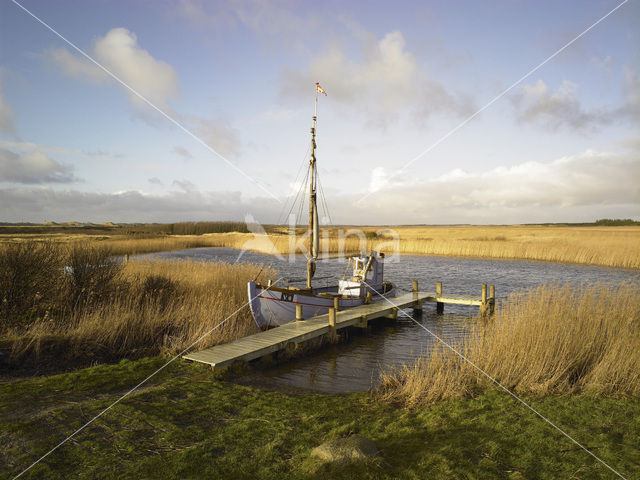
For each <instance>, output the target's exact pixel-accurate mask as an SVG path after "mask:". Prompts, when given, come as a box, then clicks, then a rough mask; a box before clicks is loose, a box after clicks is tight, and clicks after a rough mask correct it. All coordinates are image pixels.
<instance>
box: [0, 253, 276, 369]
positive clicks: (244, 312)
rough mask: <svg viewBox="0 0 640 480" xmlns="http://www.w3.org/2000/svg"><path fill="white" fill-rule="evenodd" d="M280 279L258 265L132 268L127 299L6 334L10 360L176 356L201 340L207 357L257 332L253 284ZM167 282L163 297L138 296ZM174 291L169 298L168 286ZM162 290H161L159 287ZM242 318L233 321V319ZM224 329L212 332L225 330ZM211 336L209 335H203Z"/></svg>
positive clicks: (139, 264) (127, 271) (137, 264)
mask: <svg viewBox="0 0 640 480" xmlns="http://www.w3.org/2000/svg"><path fill="white" fill-rule="evenodd" d="M274 274H275V272H273V271H269V270H268V269H263V268H262V267H261V266H260V265H251V264H235V265H231V264H228V263H217V262H212V263H201V262H191V261H178V262H165V261H157V260H156V261H131V262H129V263H127V264H126V265H125V267H124V271H123V275H122V276H123V277H124V278H123V280H124V281H126V283H128V284H129V285H130V287H129V289H128V290H127V294H122V295H116V296H115V297H114V298H113V300H111V301H110V302H108V303H105V304H100V305H96V306H93V307H92V308H86V309H81V310H79V311H78V312H75V313H73V312H69V313H68V315H69V317H68V318H66V319H64V321H56V322H54V321H48V320H47V319H46V318H43V319H41V320H40V321H36V322H34V323H33V324H32V326H31V327H30V328H29V329H28V330H26V331H25V330H13V331H9V332H6V334H5V335H4V337H5V340H6V341H8V342H9V343H10V344H11V351H10V353H9V359H10V360H11V361H12V362H19V361H20V359H24V358H27V357H37V356H39V355H40V354H41V353H44V352H43V348H46V345H51V344H56V345H65V349H68V351H65V352H64V354H63V356H64V357H65V358H66V359H67V360H73V359H74V358H87V355H89V357H91V355H95V356H98V357H99V356H100V354H102V356H105V357H118V356H122V355H130V354H136V355H152V354H158V353H168V354H175V353H178V352H180V351H182V350H183V349H185V348H186V347H188V346H189V345H191V344H192V343H193V342H195V341H196V340H198V339H201V340H200V341H199V342H198V343H197V345H196V346H194V348H196V349H201V348H205V347H208V346H211V345H214V344H217V343H223V342H228V341H231V340H233V339H236V338H240V337H243V336H246V335H249V334H251V333H255V332H257V331H258V329H257V327H256V324H255V322H254V321H253V319H252V317H251V314H250V311H249V308H248V307H247V306H244V307H243V305H245V304H246V302H247V282H248V281H250V280H254V279H256V278H257V279H259V280H262V281H266V279H267V278H272V279H273V278H274V276H273V275H274ZM154 277H155V278H158V277H161V278H163V279H168V282H167V281H166V280H165V282H164V284H165V291H164V292H163V291H161V288H160V289H156V290H153V291H152V292H151V295H148V297H144V296H140V295H139V294H135V292H137V291H139V290H140V286H141V285H144V284H145V281H146V280H147V279H149V278H154ZM167 283H168V284H170V285H171V289H169V290H168V291H167V289H166V284H167ZM161 285H162V283H161ZM238 309H240V311H239V312H238V313H237V314H235V315H233V313H234V312H235V311H236V310H238ZM227 317H230V318H229V319H228V320H227V321H226V322H225V323H224V324H223V325H221V326H220V327H218V328H216V329H215V330H214V331H212V332H211V333H207V332H209V331H210V330H211V329H213V328H214V327H215V326H216V325H218V324H219V323H220V322H222V321H223V320H225V319H226V318H227ZM205 334H206V335H205Z"/></svg>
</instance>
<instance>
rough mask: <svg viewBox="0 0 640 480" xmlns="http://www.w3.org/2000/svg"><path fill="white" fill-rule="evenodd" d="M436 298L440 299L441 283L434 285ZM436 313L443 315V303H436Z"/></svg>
mask: <svg viewBox="0 0 640 480" xmlns="http://www.w3.org/2000/svg"><path fill="white" fill-rule="evenodd" d="M436 297H438V298H440V297H442V282H438V283H436ZM436 313H437V314H438V315H442V314H443V313H444V303H442V302H436Z"/></svg>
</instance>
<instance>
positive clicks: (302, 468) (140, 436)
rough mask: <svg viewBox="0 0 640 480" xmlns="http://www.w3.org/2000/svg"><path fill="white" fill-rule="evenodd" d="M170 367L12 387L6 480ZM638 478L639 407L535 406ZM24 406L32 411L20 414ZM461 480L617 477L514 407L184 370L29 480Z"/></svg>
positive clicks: (152, 385)
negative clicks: (327, 391) (339, 448)
mask: <svg viewBox="0 0 640 480" xmlns="http://www.w3.org/2000/svg"><path fill="white" fill-rule="evenodd" d="M163 361H164V360H162V359H159V358H150V359H144V360H138V361H135V362H129V361H125V362H122V363H120V364H118V365H108V366H106V365H105V366H99V367H93V368H90V369H86V370H82V371H78V372H75V373H68V374H62V375H55V376H51V377H43V378H34V379H27V380H14V381H10V382H5V383H4V384H3V385H2V388H1V389H0V431H2V432H3V433H2V437H1V438H2V440H1V441H2V448H1V449H0V477H1V478H13V476H14V475H16V474H18V473H19V472H20V471H21V470H22V469H24V468H26V467H27V466H28V465H30V464H31V463H32V462H33V461H35V459H37V458H38V457H39V456H41V455H42V454H44V453H45V452H47V451H48V450H49V449H51V448H52V447H53V446H55V445H56V444H57V443H58V442H60V441H62V440H63V439H64V438H65V437H66V436H67V435H69V434H70V433H72V432H73V431H74V429H76V428H78V427H80V426H81V425H82V424H83V423H85V422H86V421H88V420H89V419H91V418H92V417H93V416H94V415H95V414H97V413H98V412H99V411H100V410H101V409H104V408H106V407H107V406H108V405H110V404H111V403H112V402H113V401H115V400H116V399H117V398H118V397H119V396H120V395H122V394H124V393H125V392H126V391H128V389H129V388H131V386H133V385H135V384H137V383H138V382H139V381H140V380H141V379H143V378H145V376H147V375H148V374H149V373H150V372H152V371H154V370H155V369H157V368H158V367H160V366H161V365H162V363H163ZM526 400H527V401H529V402H531V403H532V405H533V406H534V407H535V408H537V409H538V410H539V411H540V412H542V413H543V414H544V415H546V416H548V417H550V418H552V419H553V420H554V421H555V422H557V424H559V425H560V426H561V427H562V428H564V429H565V430H566V431H567V432H568V433H569V434H570V435H572V436H573V437H574V438H575V439H576V440H578V441H579V442H581V443H582V444H584V445H586V446H587V447H588V448H589V449H591V450H592V451H594V452H595V453H596V454H597V455H598V456H599V457H601V458H602V459H603V460H604V461H605V462H607V463H608V464H609V465H611V466H612V467H614V468H615V469H616V470H618V471H619V472H621V473H622V474H623V475H624V476H625V477H627V478H640V467H639V465H640V456H639V454H638V449H637V445H638V444H639V442H640V436H639V433H638V432H640V423H639V419H640V404H638V402H637V401H635V400H633V399H624V398H620V399H613V398H594V397H590V396H588V395H579V396H574V397H544V398H540V397H536V396H526ZM17 405H20V407H19V408H18V407H17ZM351 434H358V435H361V436H365V437H368V438H371V439H372V440H374V441H375V442H376V444H377V446H378V448H379V449H380V455H379V456H378V457H376V458H374V459H372V460H370V461H367V462H364V463H361V464H356V465H352V466H349V467H341V466H330V465H322V464H319V463H317V461H314V460H312V459H310V457H309V454H310V451H311V449H312V448H313V447H315V446H317V445H318V444H320V443H322V442H323V441H326V440H329V439H332V438H338V437H344V436H348V435H351ZM45 477H46V478H52V479H56V478H81V479H82V478H87V479H92V478H234V479H289V478H291V479H293V478H296V479H297V478H309V479H315V478H317V479H325V478H337V479H340V478H344V479H351V478H362V479H392V478H393V479H397V478H406V479H417V478H433V479H449V478H513V479H519V478H539V479H555V478H581V479H592V478H593V479H595V478H614V475H613V474H612V473H611V472H610V471H608V470H607V469H606V468H605V467H604V466H602V465H601V464H599V463H598V462H597V461H596V460H595V459H593V457H591V456H589V455H588V454H586V453H585V452H584V451H583V450H581V449H580V448H579V447H577V446H576V445H575V444H573V443H571V442H570V441H569V440H567V439H566V438H565V437H563V436H562V435H560V434H559V433H558V432H557V431H555V430H553V429H551V428H550V427H549V426H548V425H547V424H546V423H544V422H542V421H541V420H539V419H538V418H537V417H535V416H533V414H531V413H530V412H529V411H527V410H525V409H523V408H522V407H521V406H520V405H519V404H516V403H515V402H514V401H513V400H512V399H510V398H509V397H507V396H505V395H501V394H498V393H497V392H494V391H493V392H488V393H485V394H482V395H479V396H477V397H475V398H473V399H458V400H450V401H445V402H440V403H439V404H437V405H432V406H427V407H421V408H414V409H398V408H397V407H395V406H390V405H389V404H387V403H385V402H382V401H380V400H379V399H378V398H377V397H376V396H374V395H372V394H368V393H360V394H353V395H346V396H337V395H319V394H310V393H297V394H294V393H281V392H270V391H264V390H260V389H257V388H250V387H241V386H236V385H233V384H229V383H225V382H220V381H216V380H214V379H212V374H211V371H210V370H209V369H207V368H204V367H200V366H197V365H194V364H189V363H185V362H179V363H175V364H172V365H171V366H169V367H168V368H167V369H166V370H164V371H163V372H161V373H160V374H159V375H158V376H157V377H154V378H153V379H152V380H151V381H150V382H149V384H147V385H145V386H144V387H142V388H141V389H140V390H138V391H136V392H135V393H134V394H133V395H132V396H130V397H128V398H126V399H125V400H123V401H122V402H121V403H119V404H118V405H116V406H115V407H114V408H112V409H111V410H109V411H108V412H107V413H106V414H105V415H104V416H103V417H101V418H99V419H98V420H97V421H96V422H94V423H93V424H92V425H91V426H89V427H88V428H87V429H85V430H84V431H82V432H81V433H80V434H78V435H77V436H76V437H74V438H73V439H72V440H71V441H70V442H68V443H67V444H65V445H64V446H62V447H61V448H60V449H59V450H57V451H56V452H54V453H52V454H51V455H50V456H48V457H47V458H46V459H45V460H44V461H42V462H41V463H39V464H38V465H37V466H35V467H34V468H33V469H32V470H30V471H29V472H28V473H27V474H25V475H24V476H23V477H21V478H45Z"/></svg>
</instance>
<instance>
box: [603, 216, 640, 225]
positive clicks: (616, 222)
mask: <svg viewBox="0 0 640 480" xmlns="http://www.w3.org/2000/svg"><path fill="white" fill-rule="evenodd" d="M595 223H596V225H602V226H606V227H623V226H627V225H640V222H638V221H636V220H631V219H630V218H624V219H623V218H616V219H611V218H601V219H600V220H596V222H595Z"/></svg>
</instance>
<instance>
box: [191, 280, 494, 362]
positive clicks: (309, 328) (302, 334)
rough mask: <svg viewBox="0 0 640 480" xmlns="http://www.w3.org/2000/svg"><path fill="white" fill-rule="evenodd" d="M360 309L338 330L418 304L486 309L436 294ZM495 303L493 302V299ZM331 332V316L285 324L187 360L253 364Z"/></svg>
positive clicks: (347, 313) (342, 318) (346, 314)
mask: <svg viewBox="0 0 640 480" xmlns="http://www.w3.org/2000/svg"><path fill="white" fill-rule="evenodd" d="M389 300H390V302H391V303H389V302H387V301H386V300H380V301H378V302H374V303H371V304H368V305H360V306H358V307H354V308H350V309H348V310H341V311H338V312H337V314H336V326H335V328H336V329H340V328H346V327H348V326H351V325H354V324H357V323H359V322H360V321H361V320H362V317H363V316H366V318H367V320H368V321H369V320H374V319H376V318H381V317H385V316H387V315H390V314H392V313H393V312H394V310H395V309H396V308H397V309H402V308H410V307H412V306H414V305H415V304H416V302H438V303H450V304H457V305H477V306H480V305H482V301H481V300H480V299H478V298H473V297H469V296H463V295H459V296H458V295H447V296H442V295H438V294H436V293H434V292H412V293H407V294H405V295H401V296H398V297H394V298H391V299H389ZM490 300H492V301H493V299H490ZM329 331H330V327H329V315H328V314H323V315H318V316H316V317H312V318H309V319H306V320H301V321H294V322H289V323H285V324H284V325H281V326H279V327H277V328H273V329H271V330H266V331H264V332H259V333H255V334H253V335H249V336H247V337H243V338H240V339H238V340H234V341H232V342H229V343H224V344H220V345H215V346H213V347H210V348H207V349H204V350H200V351H197V352H192V353H189V354H186V355H183V357H182V358H184V359H185V360H191V361H194V362H201V363H205V364H208V365H211V366H212V367H223V366H226V365H230V364H232V363H234V362H236V361H251V360H255V359H256V358H259V357H262V356H264V355H267V354H269V353H273V352H276V351H278V350H282V349H284V348H286V346H287V344H289V343H300V342H304V341H307V340H310V339H312V338H315V337H319V336H321V335H325V334H327V333H328V332H329Z"/></svg>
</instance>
